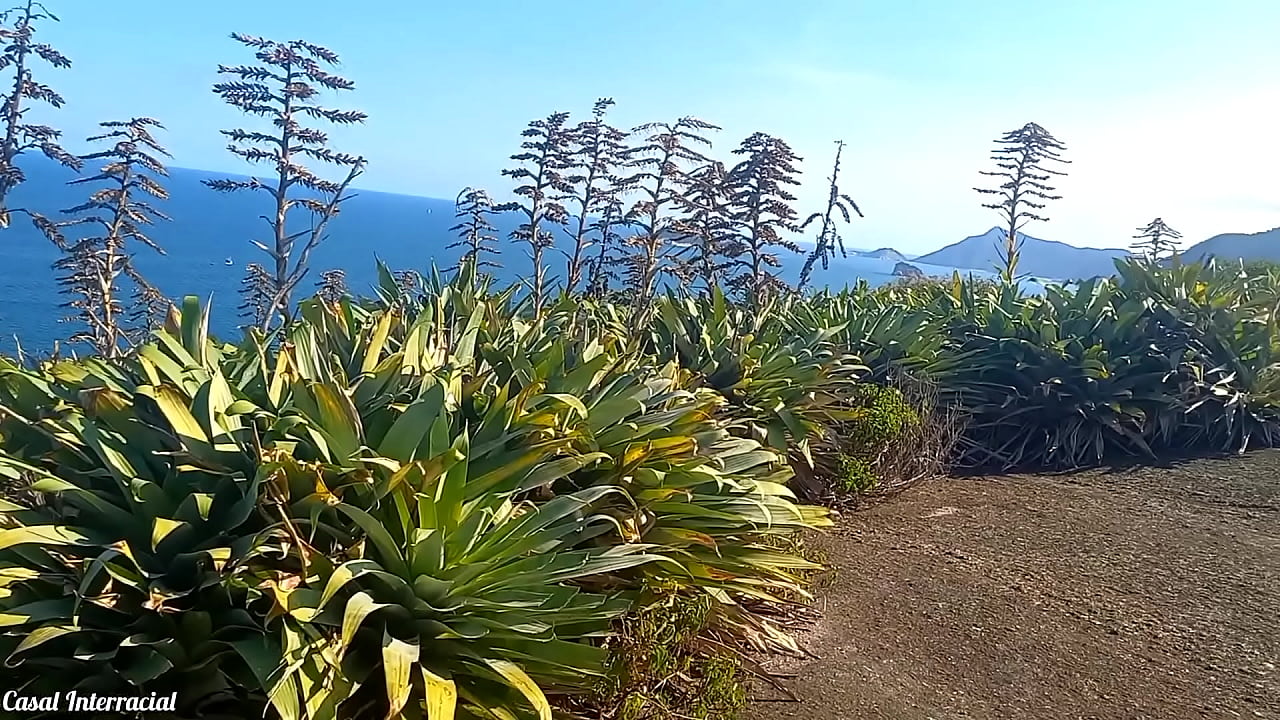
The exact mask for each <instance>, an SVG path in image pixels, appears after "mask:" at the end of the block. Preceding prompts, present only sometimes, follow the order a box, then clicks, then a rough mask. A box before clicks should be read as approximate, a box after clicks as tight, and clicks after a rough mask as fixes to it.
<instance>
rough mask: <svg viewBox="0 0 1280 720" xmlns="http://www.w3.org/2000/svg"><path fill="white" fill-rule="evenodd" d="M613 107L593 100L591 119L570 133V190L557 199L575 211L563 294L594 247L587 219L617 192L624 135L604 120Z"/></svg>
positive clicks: (572, 288)
mask: <svg viewBox="0 0 1280 720" xmlns="http://www.w3.org/2000/svg"><path fill="white" fill-rule="evenodd" d="M613 104H614V103H613V100H612V99H611V98H601V99H599V100H597V101H596V103H595V106H594V107H593V108H592V111H591V119H590V120H587V121H585V122H582V123H579V124H578V125H577V126H576V127H574V128H573V130H572V132H571V133H570V139H571V143H572V149H571V150H570V152H569V155H568V158H569V170H570V171H571V173H572V174H570V175H569V176H568V177H567V178H566V181H567V182H568V183H569V185H570V186H572V187H573V188H574V190H573V192H571V193H568V194H566V195H564V196H562V197H560V198H559V199H560V200H564V201H568V202H572V203H573V204H574V205H575V206H576V208H577V211H576V215H577V222H576V225H575V227H574V228H573V230H572V232H571V233H570V239H571V240H572V242H573V251H572V253H566V259H567V264H566V267H565V291H566V292H570V293H572V292H574V291H575V290H576V289H577V287H578V284H579V283H581V282H582V281H583V279H584V274H585V269H586V264H587V257H588V256H587V251H588V250H589V249H590V248H591V246H592V245H593V244H594V243H593V242H592V241H591V238H590V231H591V229H592V220H591V216H592V215H599V214H600V213H601V212H602V211H605V210H607V209H608V207H609V205H610V204H611V203H612V202H613V199H614V198H615V197H616V196H617V195H618V194H619V193H620V192H621V190H620V188H618V187H617V185H618V182H619V179H618V177H617V175H616V170H617V168H618V167H619V166H620V165H621V164H622V163H623V162H624V160H625V156H626V151H627V148H626V145H625V143H626V139H627V133H625V132H623V131H622V130H619V129H617V128H615V127H612V126H610V125H609V124H608V123H606V122H605V121H604V116H605V113H607V112H608V110H609V108H610V107H611V106H613ZM597 242H599V239H597Z"/></svg>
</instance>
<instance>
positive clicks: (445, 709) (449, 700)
mask: <svg viewBox="0 0 1280 720" xmlns="http://www.w3.org/2000/svg"><path fill="white" fill-rule="evenodd" d="M418 669H419V671H420V672H421V674H422V682H423V686H424V688H425V695H426V707H427V720H453V718H454V714H455V712H456V710H457V707H458V687H457V685H455V684H454V682H453V679H452V678H448V677H444V676H441V675H437V674H435V673H434V672H432V671H431V670H428V669H427V667H426V666H425V665H420V666H419V667H418Z"/></svg>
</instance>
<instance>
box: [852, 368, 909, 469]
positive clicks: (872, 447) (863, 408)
mask: <svg viewBox="0 0 1280 720" xmlns="http://www.w3.org/2000/svg"><path fill="white" fill-rule="evenodd" d="M853 402H854V404H855V405H857V407H858V412H857V419H856V420H854V421H852V422H850V423H848V424H847V425H846V428H847V432H846V435H845V439H846V441H847V443H848V448H849V450H850V451H851V452H853V453H855V454H857V455H859V456H862V457H868V456H869V457H874V456H875V455H878V454H879V453H880V452H881V451H882V450H884V449H885V448H886V447H888V446H889V444H891V443H894V442H897V441H898V440H900V439H901V438H902V435H903V433H905V432H906V431H907V430H908V429H910V428H912V427H914V426H916V425H919V424H920V414H919V413H917V412H916V410H915V408H913V407H911V405H910V403H908V402H907V399H906V397H905V396H904V395H903V394H902V391H901V390H899V389H897V388H895V387H886V386H883V385H862V386H860V387H859V388H858V389H857V390H856V391H855V393H854V396H853Z"/></svg>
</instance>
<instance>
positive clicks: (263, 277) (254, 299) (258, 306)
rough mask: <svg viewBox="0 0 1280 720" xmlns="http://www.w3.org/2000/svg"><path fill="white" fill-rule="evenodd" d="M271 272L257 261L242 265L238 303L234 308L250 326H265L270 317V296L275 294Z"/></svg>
mask: <svg viewBox="0 0 1280 720" xmlns="http://www.w3.org/2000/svg"><path fill="white" fill-rule="evenodd" d="M273 287H274V283H273V282H272V279H271V273H269V272H267V269H266V268H264V267H263V266H262V265H260V264H258V263H249V264H248V265H245V266H244V277H243V278H241V280H240V290H239V293H240V305H239V306H238V307H237V308H236V309H237V310H238V311H239V312H240V317H242V318H245V319H246V320H248V321H249V324H250V326H252V327H266V325H267V323H268V322H269V321H270V319H271V298H273V297H274V296H275V291H274V290H273V289H272V288H273Z"/></svg>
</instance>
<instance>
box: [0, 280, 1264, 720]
mask: <svg viewBox="0 0 1280 720" xmlns="http://www.w3.org/2000/svg"><path fill="white" fill-rule="evenodd" d="M1120 271H1121V274H1120V276H1119V278H1117V279H1114V280H1112V279H1108V280H1099V281H1095V282H1091V283H1086V284H1084V285H1082V286H1080V287H1079V288H1078V289H1076V290H1074V291H1072V290H1065V289H1061V288H1052V289H1051V290H1050V291H1049V292H1048V293H1047V294H1046V295H1045V296H1043V297H1037V296H1025V295H1020V294H1019V293H1018V291H1017V290H1016V288H1015V287H1013V286H1009V285H1004V284H995V283H973V282H969V281H964V280H962V279H960V278H955V279H953V281H951V282H932V283H915V284H904V285H897V286H890V287H886V288H880V289H872V288H868V287H865V286H864V287H858V288H854V289H851V290H848V291H845V292H841V293H838V294H820V295H815V296H811V297H808V298H799V297H791V298H785V299H778V300H775V301H773V304H772V305H771V306H770V307H769V308H768V312H765V313H755V312H751V311H749V310H748V309H746V308H744V307H743V306H742V305H739V304H735V303H732V302H730V301H729V300H728V299H726V297H725V296H724V295H723V294H722V293H720V292H719V291H717V290H713V291H712V292H711V293H709V294H706V295H703V296H693V295H687V294H666V295H663V296H659V297H658V298H657V299H656V301H655V303H654V306H653V308H652V309H651V312H650V313H648V314H649V316H650V317H651V322H650V323H649V324H648V325H647V326H646V327H644V328H638V329H637V328H633V327H630V326H629V325H628V318H629V317H630V311H631V308H630V307H628V306H627V305H615V304H612V303H608V302H594V301H589V300H584V299H581V298H575V297H572V296H568V295H562V296H561V297H560V298H558V299H556V300H555V301H553V302H551V303H550V304H549V305H548V306H547V307H546V308H544V310H543V312H542V313H541V314H540V315H539V314H535V313H534V312H533V305H532V301H531V297H530V296H528V295H527V294H525V295H523V296H518V295H517V293H516V292H515V288H511V289H507V290H504V291H493V290H491V289H490V288H489V287H488V283H487V281H486V280H485V279H484V278H483V277H477V275H476V274H475V273H474V270H473V269H472V266H470V265H464V266H463V268H461V269H460V270H459V271H458V273H456V275H455V277H454V278H453V280H451V281H448V282H446V281H444V280H441V279H440V278H439V277H438V276H433V278H431V279H429V280H428V282H426V284H425V285H424V286H423V287H421V288H419V289H417V290H415V291H413V292H410V293H406V292H405V291H404V288H403V286H402V284H401V283H399V282H397V279H396V278H395V277H393V275H392V273H391V272H390V271H388V270H387V269H386V268H383V270H382V275H383V282H382V286H381V287H380V289H379V290H380V292H379V297H378V298H375V299H357V298H352V297H350V296H342V297H339V298H336V299H335V298H331V299H328V300H326V299H324V298H320V297H316V298H313V299H311V300H308V301H305V302H304V303H303V304H302V307H301V309H300V313H299V319H298V320H297V321H296V322H294V323H292V324H290V325H289V326H287V327H285V328H283V329H282V330H280V331H278V332H277V333H275V334H273V335H270V336H264V335H262V334H261V333H260V332H258V331H256V330H254V331H251V332H250V333H248V334H247V336H246V338H245V340H243V341H242V342H241V343H239V344H235V345H231V344H225V343H221V342H217V341H215V340H213V339H210V338H207V337H206V336H205V331H204V327H205V323H207V311H208V309H207V308H204V309H201V308H199V307H198V305H197V303H196V301H195V300H194V299H190V300H188V302H187V303H186V305H185V306H184V308H183V309H182V311H181V312H177V311H175V312H174V313H173V315H172V317H171V318H170V320H169V327H168V329H166V330H163V331H161V332H160V333H159V334H158V335H157V336H156V339H155V340H154V341H153V342H152V343H150V344H148V345H146V346H144V347H143V348H141V349H140V350H139V351H138V352H137V353H133V354H130V355H128V356H127V357H124V358H121V359H117V360H108V359H99V358H88V359H83V360H49V361H44V362H41V363H37V364H34V365H28V366H23V365H22V364H19V363H14V362H11V361H4V364H3V367H2V368H0V441H2V442H3V454H0V468H3V471H4V474H5V475H6V476H7V477H8V478H10V479H11V480H15V481H20V483H19V484H18V488H19V489H18V492H17V493H11V494H14V495H15V496H16V498H17V500H18V501H17V502H6V504H5V506H4V511H3V518H4V520H3V523H4V527H5V528H6V529H4V530H0V578H3V585H2V586H0V625H2V626H3V627H4V628H5V630H6V634H5V635H4V636H3V639H0V643H2V644H3V647H2V648H0V652H3V654H5V655H6V656H7V657H8V658H9V662H10V664H11V665H12V666H13V668H12V670H10V671H9V674H8V675H7V676H6V677H8V678H13V679H15V680H16V681H17V683H18V684H19V685H21V686H24V687H26V688H28V689H29V690H32V691H37V690H47V691H50V692H52V691H54V690H58V689H66V688H65V683H66V678H68V677H79V678H83V682H82V684H81V687H83V688H86V689H96V690H99V691H104V690H106V691H115V692H129V691H130V690H129V689H130V688H137V689H139V690H141V691H143V692H151V691H158V692H164V691H170V690H177V691H178V692H180V694H181V697H182V698H183V702H184V711H185V712H187V713H193V712H195V711H196V709H197V708H199V707H206V706H207V707H214V708H216V707H219V706H220V705H221V704H222V703H231V704H230V705H221V706H222V707H224V708H226V707H235V708H243V707H246V704H248V705H252V704H254V703H260V704H265V703H268V702H269V703H270V704H271V705H272V706H273V707H274V708H275V712H276V713H278V714H279V715H280V716H281V717H287V718H292V717H308V718H317V717H335V716H342V717H382V716H385V715H387V714H388V713H390V714H391V715H393V716H402V717H418V716H420V715H421V713H423V712H426V713H427V717H429V718H439V717H451V716H453V715H452V713H453V708H454V706H455V704H456V705H457V708H458V713H459V714H458V716H465V717H491V716H494V715H492V714H490V715H486V714H485V713H486V712H490V711H492V712H496V713H497V715H496V716H497V717H508V716H510V717H544V718H545V717H549V714H548V713H550V712H551V710H550V708H551V707H553V706H554V707H557V708H560V709H562V710H564V711H566V712H570V711H572V712H578V713H580V714H589V713H592V712H599V711H601V709H602V707H603V706H602V705H601V704H602V703H606V704H607V709H608V711H609V712H613V711H617V712H623V711H624V710H625V712H624V714H623V715H621V716H622V717H637V718H638V717H661V716H663V715H661V712H664V711H665V710H663V708H664V707H665V705H664V703H665V702H668V701H671V702H675V701H676V700H674V699H676V698H686V699H688V698H718V699H717V700H715V702H714V703H712V704H711V705H707V706H706V708H707V710H706V712H707V713H713V712H714V713H720V712H722V711H724V709H725V708H728V707H730V706H732V705H734V704H735V702H736V700H735V698H737V699H739V700H740V682H741V678H742V672H743V671H744V668H746V667H750V665H749V660H747V659H746V655H745V654H744V653H746V652H747V651H749V650H752V649H757V650H785V649H789V648H793V647H794V646H793V642H792V641H791V640H790V638H789V637H788V635H787V634H786V633H785V632H784V631H783V630H782V629H781V628H780V627H779V626H778V625H777V624H776V623H775V622H774V621H773V620H772V619H771V618H776V617H778V616H779V615H783V614H785V613H786V609H785V608H786V607H787V606H788V605H790V604H793V603H796V602H803V599H804V597H805V594H804V588H803V586H804V577H805V573H806V572H807V571H809V570H812V569H814V568H816V566H814V565H812V564H811V563H810V562H808V561H806V560H804V559H803V558H802V557H801V556H799V555H797V554H796V553H795V550H794V543H795V533H796V532H797V531H798V530H800V529H802V528H807V527H821V526H823V525H825V524H828V523H829V520H828V519H827V515H826V513H825V511H823V510H821V509H819V508H817V507H813V506H806V505H802V504H798V502H797V501H796V500H795V496H794V495H793V494H792V491H791V490H790V489H788V484H789V482H790V481H791V479H792V478H793V476H796V475H800V476H803V477H806V478H809V479H810V480H811V481H812V479H814V478H817V479H820V481H821V482H820V484H819V485H818V486H817V487H819V488H826V489H836V490H839V489H856V490H861V489H865V488H867V487H869V486H873V485H875V484H876V483H877V482H879V481H880V479H881V478H880V475H881V474H883V473H885V471H886V470H887V469H889V468H890V467H897V466H890V465H886V464H885V463H886V460H892V455H893V453H892V452H891V450H892V448H893V447H894V446H895V445H899V444H901V443H903V442H915V443H918V444H917V445H916V446H915V447H916V448H918V449H920V450H922V451H924V450H928V449H930V448H932V449H937V448H944V449H945V448H947V447H951V446H954V453H953V455H952V456H951V458H950V459H952V460H954V461H956V462H958V463H959V464H961V465H965V466H974V467H992V466H994V467H1019V466H1059V467H1070V466H1076V465H1080V464H1085V463H1091V462H1096V461H1098V460H1101V459H1104V458H1106V457H1109V456H1114V455H1117V454H1154V453H1159V452H1167V451H1171V450H1186V449H1206V448H1207V449H1216V450H1228V449H1243V448H1245V447H1248V446H1250V445H1261V444H1273V443H1274V442H1275V440H1276V439H1277V437H1280V434H1278V431H1280V374H1278V373H1277V364H1276V362H1275V359H1276V357H1277V355H1276V352H1277V347H1276V343H1277V340H1276V338H1277V334H1276V332H1275V317H1276V315H1275V313H1276V309H1277V305H1278V303H1280V277H1278V276H1277V275H1275V274H1273V273H1269V274H1262V275H1248V274H1245V273H1243V272H1241V271H1240V270H1238V269H1220V268H1215V267H1211V266H1210V267H1206V266H1201V265H1188V266H1182V267H1177V268H1157V267H1153V266H1144V265H1139V264H1130V265H1125V266H1123V267H1121V268H1120ZM519 297H523V298H524V299H523V300H519V299H518V298H519ZM902 377H912V378H917V379H923V380H924V381H925V382H927V383H928V384H929V385H931V386H932V387H934V388H935V391H934V393H935V396H936V398H937V400H938V404H936V405H932V406H931V405H928V404H926V405H921V404H920V403H918V402H912V398H913V397H918V396H912V395H911V394H910V393H906V394H903V393H900V392H898V391H896V390H885V389H884V388H883V386H885V385H894V386H895V387H903V386H902V385H901V384H899V383H896V382H895V379H899V378H902ZM940 410H946V411H947V412H948V413H951V414H953V415H956V416H958V418H959V420H960V422H958V423H956V424H954V425H952V426H950V427H951V429H954V430H958V431H959V437H958V438H952V440H953V441H954V440H958V442H942V443H937V442H934V443H933V444H929V443H924V442H920V438H921V437H922V433H920V432H918V429H919V428H924V433H923V436H924V437H928V436H929V434H930V433H934V434H937V433H944V432H947V427H944V426H943V423H941V422H940V420H941V414H940ZM887 479H889V480H893V479H894V478H891V477H890V478H887ZM803 487H804V488H805V489H806V490H808V491H811V492H812V491H813V490H814V488H815V486H814V485H813V484H812V482H810V484H807V485H803ZM663 609H665V610H663ZM659 611H661V612H667V613H669V614H668V616H667V620H666V621H655V620H654V615H653V613H655V612H659ZM674 619H681V620H680V622H678V623H676V624H674V625H667V624H666V623H668V622H674ZM686 621H687V623H686ZM655 622H656V624H655ZM619 629H622V630H624V631H625V632H623V633H622V634H621V635H615V634H614V633H613V632H612V631H616V630H619ZM636 633H639V636H637V635H636ZM637 637H667V638H668V639H669V641H670V643H669V646H666V645H664V646H660V647H659V646H654V645H653V642H656V641H645V640H637ZM655 652H656V653H658V654H657V655H654V653H655ZM620 657H630V658H633V659H634V660H635V662H633V663H625V662H623V663H620V662H618V661H617V658H620ZM635 663H639V665H636V664H635ZM638 667H657V668H679V670H678V671H676V670H670V671H669V672H670V673H671V676H670V678H668V680H670V681H669V682H663V683H660V685H661V687H660V688H659V687H656V686H655V684H654V683H653V680H654V677H655V676H654V675H653V674H646V673H645V672H641V671H639V670H637V668H638ZM50 669H53V670H56V671H57V672H50ZM654 672H662V673H666V672H668V671H666V670H655V671H654ZM663 677H666V675H663ZM700 688H701V689H700ZM735 688H739V689H735ZM663 698H666V700H664V699H663ZM690 702H692V701H690ZM708 702H711V701H710V700H708ZM667 710H671V708H667ZM228 712H232V711H228ZM234 712H237V713H243V712H244V711H243V710H236V711H234ZM255 712H256V711H255ZM335 713H336V715H335ZM504 713H506V714H504ZM626 713H631V714H629V715H628V714H626ZM646 713H648V714H646ZM705 716H707V717H715V716H716V715H714V714H711V715H705Z"/></svg>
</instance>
